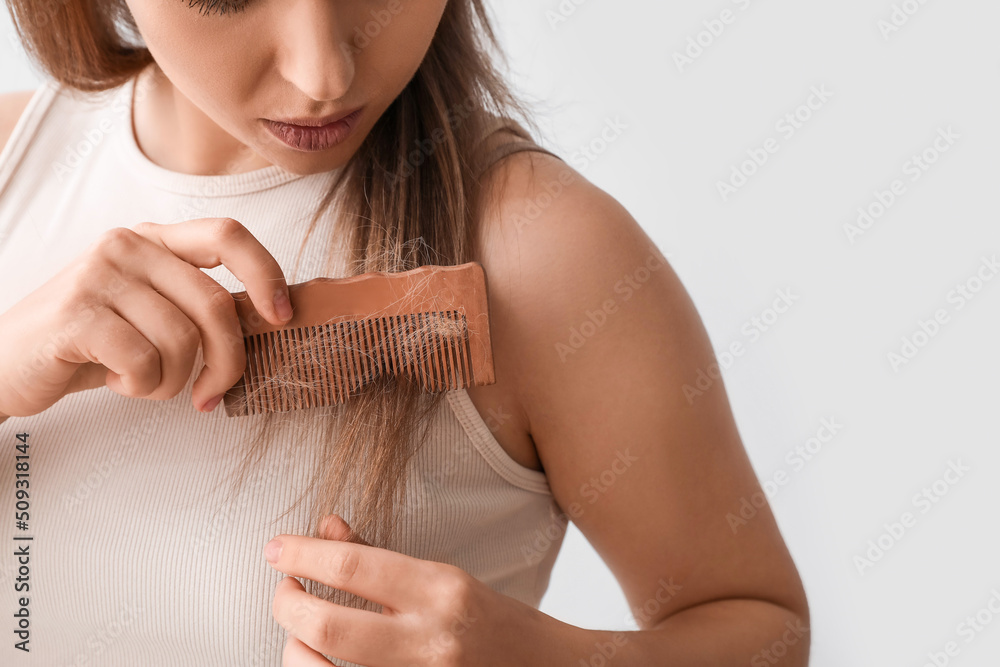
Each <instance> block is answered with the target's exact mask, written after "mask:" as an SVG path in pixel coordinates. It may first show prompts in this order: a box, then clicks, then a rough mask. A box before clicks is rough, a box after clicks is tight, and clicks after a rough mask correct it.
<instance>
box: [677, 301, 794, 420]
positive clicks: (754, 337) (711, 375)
mask: <svg viewBox="0 0 1000 667" xmlns="http://www.w3.org/2000/svg"><path fill="white" fill-rule="evenodd" d="M798 300H799V297H798V295H796V294H793V293H792V288H790V287H787V288H785V289H779V290H778V291H777V296H776V297H775V299H774V301H773V302H772V303H771V305H770V306H768V307H767V308H764V310H762V311H761V312H760V314H759V315H754V316H753V317H751V318H750V319H748V320H747V321H746V322H744V323H743V325H742V326H741V327H740V333H741V334H743V335H744V336H745V337H746V338H747V340H746V344H747V345H749V344H751V343H756V342H757V341H758V340H760V338H761V336H762V335H763V334H765V333H766V332H768V331H770V330H771V328H772V327H773V326H774V325H775V323H777V321H778V320H779V319H780V318H781V316H782V315H784V314H785V313H787V312H788V310H789V309H790V308H791V307H792V305H793V304H794V303H795V302H796V301H798ZM745 352H746V345H744V341H743V340H734V341H733V342H731V343H730V344H729V345H728V347H726V348H725V349H724V350H723V351H722V352H721V353H716V360H715V361H713V362H712V363H711V364H709V365H708V367H707V368H699V369H698V372H697V374H696V375H695V378H694V380H693V382H685V383H684V385H683V386H682V387H681V390H682V391H683V392H684V398H686V399H687V402H688V405H694V402H695V401H696V400H697V399H698V398H700V397H701V396H703V395H704V394H705V392H707V391H709V390H710V389H711V388H712V387H713V386H715V383H716V382H717V381H718V380H721V379H722V371H723V370H729V369H730V368H732V366H733V364H735V363H736V359H737V358H739V357H742V356H743V354H744V353H745Z"/></svg>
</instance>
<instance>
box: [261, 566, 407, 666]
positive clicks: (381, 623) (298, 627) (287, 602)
mask: <svg viewBox="0 0 1000 667" xmlns="http://www.w3.org/2000/svg"><path fill="white" fill-rule="evenodd" d="M273 613H274V619H275V620H276V621H278V623H279V624H280V625H281V626H282V627H283V628H285V629H286V630H287V631H288V633H289V635H291V637H289V643H292V637H294V638H295V639H297V640H299V642H301V643H302V644H303V645H304V646H295V645H293V646H292V647H291V648H289V647H288V645H286V647H285V655H284V656H283V659H284V660H286V661H287V662H286V663H285V664H287V665H289V666H290V667H292V666H294V667H299V665H302V666H305V667H313V665H317V666H319V665H324V664H329V663H328V661H325V659H324V658H323V657H322V654H326V655H331V656H334V657H337V658H340V659H342V660H347V661H349V662H354V663H358V664H362V665H372V666H373V667H374V666H377V665H380V664H395V662H394V660H393V659H392V656H393V655H394V653H395V652H396V649H395V647H393V646H392V644H391V643H390V642H391V638H392V637H393V636H395V630H394V629H393V619H391V618H390V617H388V616H384V615H383V614H378V613H375V612H372V611H366V610H363V609H353V608H350V607H343V606H341V605H338V604H334V603H333V602H329V601H327V600H323V599H320V598H318V597H316V596H314V595H310V594H309V593H308V592H307V591H306V590H305V588H304V587H303V586H302V584H301V583H299V582H298V581H297V580H296V579H295V578H294V577H285V578H284V579H282V580H281V581H279V582H278V585H277V587H276V588H275V592H274V605H273ZM376 651H377V653H376ZM289 654H291V655H289ZM293 659H294V660H300V661H301V662H294V661H292V660H293Z"/></svg>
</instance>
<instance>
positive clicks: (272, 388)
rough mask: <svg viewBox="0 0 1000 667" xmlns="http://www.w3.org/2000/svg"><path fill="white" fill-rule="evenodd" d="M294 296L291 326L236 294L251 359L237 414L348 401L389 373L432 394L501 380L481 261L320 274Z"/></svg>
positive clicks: (229, 406)
mask: <svg viewBox="0 0 1000 667" xmlns="http://www.w3.org/2000/svg"><path fill="white" fill-rule="evenodd" d="M288 293H289V300H290V301H291V304H292V313H293V315H292V319H291V320H289V321H288V322H287V323H286V324H284V325H274V324H271V323H270V322H268V321H267V320H265V319H264V318H263V317H261V315H260V314H259V313H258V312H257V310H256V309H255V308H254V307H253V304H252V303H251V301H250V299H249V298H248V296H247V293H246V292H245V291H243V292H236V293H233V298H234V299H235V300H236V311H237V314H238V316H239V320H240V326H241V328H242V330H243V344H244V346H245V348H246V356H247V365H246V368H245V370H244V372H243V376H242V377H241V378H240V379H239V380H238V381H237V383H236V384H235V385H234V386H233V387H232V388H230V389H229V391H227V392H226V394H225V397H224V403H225V406H226V414H227V415H228V416H230V417H234V416H241V415H254V414H262V413H265V412H286V411H288V410H297V409H300V408H309V407H320V406H326V405H333V404H336V403H343V402H344V401H346V400H348V399H349V398H350V397H351V396H352V395H354V394H356V393H357V392H358V391H359V390H360V389H361V388H362V387H364V385H366V384H367V383H369V382H371V381H372V380H374V379H375V378H376V377H378V376H379V375H381V374H383V373H390V374H394V375H399V374H405V375H407V376H409V377H410V378H411V379H413V380H414V381H415V382H417V383H418V384H419V386H420V387H421V390H422V391H425V392H439V391H448V390H453V389H460V388H463V387H470V386H474V385H486V384H493V383H494V382H495V381H496V380H495V377H494V373H493V349H492V344H491V342H490V328H489V311H488V304H487V300H486V275H485V272H484V271H483V267H482V266H481V265H480V264H479V263H478V262H469V263H467V264H460V265H458V266H433V265H427V266H421V267H418V268H416V269H413V270H411V271H404V272H401V273H387V272H371V273H364V274H361V275H358V276H351V277H348V278H313V279H312V280H309V281H307V282H304V283H297V284H294V285H289V286H288Z"/></svg>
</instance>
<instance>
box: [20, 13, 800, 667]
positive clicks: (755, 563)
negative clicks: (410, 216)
mask: <svg viewBox="0 0 1000 667" xmlns="http://www.w3.org/2000/svg"><path fill="white" fill-rule="evenodd" d="M129 6H130V7H131V8H132V11H133V14H134V15H135V17H136V20H137V22H138V24H139V27H140V31H141V32H142V33H143V35H144V37H145V38H146V41H147V44H148V45H149V46H150V48H151V50H152V52H153V54H154V56H155V57H156V59H157V63H158V66H159V67H160V68H161V69H162V71H163V72H164V73H165V74H166V77H161V83H160V84H158V86H157V88H156V90H155V91H154V93H153V94H151V95H149V96H148V97H146V98H145V100H144V102H143V103H142V105H138V106H137V108H136V125H135V130H136V136H137V139H138V140H139V143H140V146H141V147H142V148H143V150H144V151H145V152H146V154H147V155H148V156H149V157H150V159H152V160H153V161H154V162H156V163H157V164H160V165H161V166H164V167H166V168H169V169H173V170H176V171H183V172H185V173H193V174H213V173H220V172H222V171H226V170H228V171H230V172H232V171H246V170H250V169H255V168H260V167H262V166H267V165H269V164H278V165H281V166H282V167H285V168H286V169H289V170H291V171H295V172H297V173H313V172H315V171H321V170H325V169H331V168H334V167H336V166H338V165H340V164H342V163H343V162H344V161H346V159H347V158H348V157H349V155H350V154H351V153H352V151H353V150H354V149H356V147H357V145H358V144H359V143H360V141H361V139H362V138H363V136H364V134H365V133H366V132H367V131H368V130H369V129H370V127H371V126H372V124H373V123H374V122H375V119H376V118H377V115H378V114H380V113H381V112H382V111H383V110H384V109H385V108H386V107H387V106H388V104H389V103H390V102H391V100H392V99H393V98H394V97H395V96H396V95H397V94H398V93H399V91H400V90H402V88H403V86H404V85H405V83H406V81H407V80H408V78H409V76H411V75H412V73H413V72H414V71H415V70H416V67H417V65H418V64H419V62H420V59H421V58H422V56H423V53H424V52H425V51H426V45H427V44H429V41H430V38H431V36H432V34H433V30H434V27H435V26H436V24H437V22H438V20H439V19H440V14H441V11H442V10H443V6H444V2H439V1H435V2H430V1H428V0H423V1H419V0H418V1H413V2H410V3H409V4H407V5H406V7H407V9H406V14H405V18H404V16H403V15H401V16H400V17H399V18H398V19H397V20H395V21H393V22H392V23H391V24H390V26H388V27H387V28H386V29H385V30H386V32H384V33H382V34H383V35H385V39H384V40H380V39H376V40H374V41H373V42H372V44H371V45H370V46H369V47H368V48H366V49H364V50H363V51H361V52H360V53H356V54H353V55H352V56H350V57H349V56H348V55H347V53H349V52H350V51H347V52H345V51H344V50H343V49H340V48H337V45H338V43H339V42H340V41H341V40H343V39H347V38H349V35H350V34H352V32H353V27H355V26H357V25H359V24H362V23H363V22H365V21H366V20H368V19H367V16H368V12H370V10H371V9H378V8H380V7H384V6H385V3H384V2H381V1H380V2H344V3H330V2H321V1H319V0H294V1H293V2H288V3H284V2H283V3H278V2H267V1H265V0H259V1H258V2H257V3H253V4H251V5H250V7H253V9H250V7H248V9H247V10H246V11H245V12H244V13H241V14H237V15H235V16H221V17H220V16H216V17H203V16H199V15H198V14H197V12H196V11H195V10H192V9H189V8H188V7H187V5H186V3H184V2H179V1H178V2H175V1H174V0H160V1H154V0H132V1H131V2H129ZM232 53H239V54H240V57H239V58H231V57H227V56H228V54H232ZM206 64H207V65H206ZM4 104H5V102H4V101H0V114H2V113H3V109H4ZM11 104H15V103H11ZM358 104H366V105H368V110H367V111H366V115H365V116H364V118H363V120H362V124H361V126H360V127H359V128H358V130H359V131H356V132H355V133H354V135H353V136H352V138H351V139H350V140H349V141H348V142H346V143H345V144H342V145H340V146H337V147H335V148H333V149H331V150H329V151H327V152H324V153H319V154H305V155H303V154H301V153H297V152H296V151H294V150H292V149H289V148H288V147H286V146H284V145H283V144H281V143H280V142H277V141H276V140H275V139H273V137H271V136H270V135H269V134H268V133H267V132H266V130H264V129H263V128H262V127H261V126H260V124H259V118H261V117H280V116H295V115H322V114H326V113H331V112H335V111H338V110H341V109H346V108H350V107H352V106H356V105H358ZM0 120H2V116H0ZM2 132H3V127H2V126H0V136H3V135H2ZM501 182H504V183H505V184H506V186H505V187H504V188H503V190H502V193H503V195H502V197H501V198H500V200H499V201H500V205H499V208H498V210H496V211H490V210H486V209H484V210H482V211H479V212H478V220H479V225H478V227H477V233H478V234H479V237H480V247H481V249H482V251H481V253H480V256H479V257H477V258H476V259H477V261H479V262H480V263H481V264H482V265H483V267H484V269H485V270H486V273H487V275H488V276H489V280H488V285H489V290H490V293H489V300H490V303H491V316H492V320H491V321H492V323H491V335H492V337H493V342H494V355H495V365H496V369H497V383H496V384H495V385H490V386H486V387H475V388H472V389H470V390H469V395H470V397H471V398H472V400H473V403H474V404H475V406H476V408H477V409H478V410H479V412H480V414H481V415H482V416H483V418H484V420H485V421H486V423H487V424H489V425H490V426H491V430H492V432H493V434H494V436H495V437H496V438H497V440H498V442H499V443H500V444H501V446H502V447H503V448H504V449H505V450H506V451H507V452H508V454H510V456H511V457H512V458H514V459H515V460H516V461H518V462H520V463H521V464H522V465H525V466H526V467H530V468H534V469H543V470H544V471H545V473H546V475H547V478H548V481H549V484H550V486H551V488H552V492H553V494H554V496H555V499H556V500H557V502H558V504H559V506H560V507H561V508H562V509H563V511H564V512H565V513H566V516H567V518H570V519H572V520H573V521H574V522H575V523H576V525H577V526H578V527H579V528H580V530H581V531H582V532H583V534H584V535H585V536H586V537H587V539H588V540H589V541H590V542H591V544H593V546H594V547H595V549H596V550H597V551H598V552H599V554H600V555H601V557H602V558H603V559H604V561H605V562H606V563H607V564H608V566H609V567H610V569H611V570H612V572H613V573H614V575H615V576H616V578H617V580H618V581H619V583H620V585H621V587H622V590H623V591H624V593H625V595H626V597H627V599H628V601H629V604H630V606H631V607H632V608H633V611H634V615H635V617H636V619H637V621H638V623H639V625H640V628H641V629H640V630H638V631H634V632H622V633H617V632H613V631H601V630H590V629H582V628H577V627H574V626H571V625H568V624H566V623H562V622H561V621H558V620H556V619H553V618H551V617H549V616H547V615H545V614H543V613H541V612H539V611H538V610H537V609H534V608H532V607H529V606H527V605H524V604H523V603H520V602H518V601H516V600H513V599H511V598H508V597H505V596H503V595H500V594H498V593H496V592H494V591H492V590H491V589H489V588H488V587H487V586H486V585H484V584H482V583H481V582H479V581H477V580H476V579H474V578H473V577H471V576H469V575H468V574H466V573H465V572H463V571H462V570H460V569H458V568H456V567H453V566H450V565H447V564H443V563H436V562H430V561H423V560H418V559H414V558H411V557H408V556H405V555H402V554H398V553H394V552H391V551H387V550H383V549H377V548H374V547H370V546H367V545H365V544H363V543H358V541H356V540H355V539H354V538H353V536H352V534H351V531H350V527H349V526H347V525H346V524H345V523H344V522H343V520H342V519H340V518H339V517H331V520H330V522H329V524H328V525H327V526H326V528H325V532H324V533H323V535H324V536H325V539H320V538H311V537H306V536H301V535H287V534H283V535H278V536H276V537H275V541H277V542H279V543H280V546H281V550H280V554H279V555H278V557H277V558H276V559H275V560H274V561H273V562H272V563H271V565H272V566H273V567H275V568H276V569H278V570H279V571H281V572H283V573H285V574H287V575H289V576H288V577H285V578H284V579H282V580H281V582H279V584H278V586H277V588H276V590H275V596H274V604H273V612H274V617H275V618H276V619H277V621H278V622H279V623H280V624H281V625H282V626H283V627H285V628H286V629H287V631H288V640H287V643H286V647H285V651H284V656H283V657H284V662H283V664H285V665H288V666H306V665H320V664H328V663H327V661H326V660H325V659H324V658H323V657H322V655H323V654H327V655H338V656H342V657H344V658H345V659H348V660H353V661H356V662H361V663H363V664H368V665H411V664H418V665H457V664H477V665H493V664H519V665H536V664H537V665H551V664H567V665H569V664H572V665H576V664H601V660H603V659H604V658H605V657H607V652H608V651H609V650H613V651H614V656H613V662H614V664H618V665H654V664H656V665H660V664H669V665H677V666H681V665H706V664H711V665H746V664H750V665H751V666H753V665H771V664H781V665H785V666H789V667H791V666H801V665H805V664H807V662H808V653H809V632H808V624H809V611H808V606H807V603H806V598H805V593H804V591H803V588H802V584H801V581H800V579H799V576H798V573H797V572H796V568H795V565H794V563H793V562H792V559H791V558H790V556H789V553H788V551H787V548H786V547H785V544H784V542H783V540H782V538H781V534H780V532H779V530H778V527H777V525H776V523H775V520H774V517H773V515H772V513H771V511H770V508H769V507H768V506H767V505H766V504H765V505H763V506H762V507H760V508H757V512H756V515H755V516H753V517H752V518H750V519H749V520H748V521H747V522H746V523H745V525H739V526H738V529H737V530H735V531H734V530H733V528H732V527H731V524H730V523H729V522H728V521H727V515H733V514H738V513H739V511H740V510H739V508H740V504H741V501H742V500H743V499H744V498H751V497H752V496H754V494H756V493H760V486H759V484H758V482H757V479H756V477H755V475H754V472H753V469H752V467H751V466H750V462H749V460H748V458H747V455H746V452H745V450H744V447H743V443H742V441H741V439H740V435H739V432H738V429H737V426H736V424H735V420H734V418H733V415H732V410H731V407H730V405H729V401H728V398H727V395H726V391H725V387H724V383H723V382H722V381H721V380H717V381H716V382H715V383H714V384H713V385H712V387H711V388H710V389H708V390H707V391H706V392H705V393H704V394H703V395H701V396H699V397H697V398H696V399H695V400H694V401H691V400H689V399H688V397H686V396H685V395H684V392H683V386H684V384H685V383H693V382H694V381H695V378H696V377H697V375H698V371H699V369H709V368H711V367H712V364H713V363H714V362H715V357H714V353H713V351H712V347H711V345H710V342H709V338H708V335H707V333H706V331H705V328H704V326H703V324H702V322H701V319H700V317H699V315H698V313H697V310H696V309H695V306H694V304H693V302H692V301H691V298H690V296H689V295H688V293H687V291H686V290H685V288H684V286H683V285H682V283H681V281H680V280H679V278H678V277H677V275H676V274H675V273H674V271H673V269H672V268H671V267H670V265H669V263H668V262H667V261H666V260H665V259H664V258H663V257H662V256H661V255H658V254H657V253H656V252H654V251H653V250H652V246H653V244H652V241H651V239H650V238H649V237H648V235H647V234H646V233H645V232H644V231H643V229H642V228H641V226H640V225H639V224H638V223H637V222H636V221H635V220H634V218H633V217H632V216H631V215H630V214H629V213H628V211H626V210H625V209H624V208H623V207H622V206H621V205H620V204H619V203H618V202H617V201H616V200H615V199H614V198H612V197H611V196H610V195H608V194H607V193H605V192H603V191H602V190H600V189H599V188H597V187H596V186H594V185H593V184H591V183H589V182H587V181H586V180H585V179H584V178H583V177H582V176H581V175H580V174H578V173H577V172H576V171H574V170H573V169H571V168H570V167H569V166H568V165H567V164H565V163H563V162H561V161H559V160H556V159H554V158H552V157H549V156H545V155H541V154H537V153H521V154H517V155H514V156H512V157H511V158H509V159H507V160H506V161H505V162H504V163H503V164H502V165H501V167H499V168H497V169H495V170H493V171H491V172H490V177H489V178H488V179H487V187H488V188H497V187H498V185H499V184H500V183H501ZM556 182H559V183H562V184H563V188H562V191H561V193H560V194H559V195H558V196H555V197H553V198H552V199H551V200H548V199H540V195H541V194H543V193H545V192H546V191H548V190H550V189H551V184H553V183H556ZM497 192H500V190H497ZM541 201H546V202H549V203H548V204H546V205H545V206H544V207H541V208H542V210H541V214H540V215H536V216H533V217H531V218H530V222H528V218H527V217H526V211H528V210H529V209H528V207H529V206H530V205H532V204H537V203H539V202H541ZM643 267H645V268H646V269H650V270H649V271H648V272H643V271H642V269H643ZM629 280H631V281H632V282H631V286H630V287H628V288H625V287H622V286H623V285H629V282H628V281H629ZM616 288H617V289H616ZM626 294H628V295H629V296H628V298H626V296H625V295H626ZM609 300H610V301H611V302H612V305H614V308H606V305H607V304H608V302H609ZM602 309H603V310H604V311H605V314H606V317H605V319H604V320H603V324H601V326H599V327H597V328H596V330H595V331H594V332H592V335H590V336H588V337H587V338H586V339H585V342H584V343H583V344H582V345H581V346H579V347H571V350H572V351H571V352H568V353H567V352H566V346H568V345H569V344H570V332H571V330H572V329H574V328H576V329H577V330H579V329H580V328H581V325H582V323H583V322H585V321H587V313H593V312H597V311H601V310H602ZM560 345H561V346H562V347H560ZM268 553H270V551H268ZM295 577H306V578H310V579H314V580H316V581H320V582H323V583H325V584H327V585H330V586H334V587H338V588H343V589H345V590H348V591H351V592H355V593H357V594H359V595H362V596H364V597H368V598H369V599H372V600H374V601H377V602H380V603H381V604H383V606H384V608H385V611H384V613H383V614H381V615H379V614H373V613H371V612H364V611H359V610H351V609H346V608H341V607H337V606H336V605H332V604H330V603H326V602H325V601H322V600H318V599H317V598H315V597H313V596H310V595H308V594H307V593H306V592H305V590H304V588H303V587H302V585H301V584H300V583H299V582H298V581H297V580H296V579H295ZM779 655H780V663H779V662H778V660H779V658H778V657H777V656H779ZM580 661H583V662H582V663H581V662H580Z"/></svg>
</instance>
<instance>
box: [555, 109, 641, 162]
mask: <svg viewBox="0 0 1000 667" xmlns="http://www.w3.org/2000/svg"><path fill="white" fill-rule="evenodd" d="M628 127H629V126H628V125H627V124H626V123H625V122H624V121H622V119H621V116H615V117H614V118H607V119H605V121H604V127H603V128H601V131H600V133H599V134H598V135H597V136H596V137H594V138H593V139H591V140H590V141H588V142H587V143H585V144H581V145H580V146H579V148H577V150H576V151H575V152H574V153H573V154H572V155H570V156H569V161H570V164H572V165H573V166H574V167H576V169H577V171H579V172H580V173H583V172H585V171H587V168H588V167H589V166H590V165H591V164H593V163H594V162H595V161H596V160H597V159H598V158H600V157H601V156H602V155H604V153H606V152H607V150H608V147H609V146H611V144H613V143H615V142H616V141H618V139H620V138H621V136H622V134H624V132H625V130H627V129H628Z"/></svg>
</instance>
